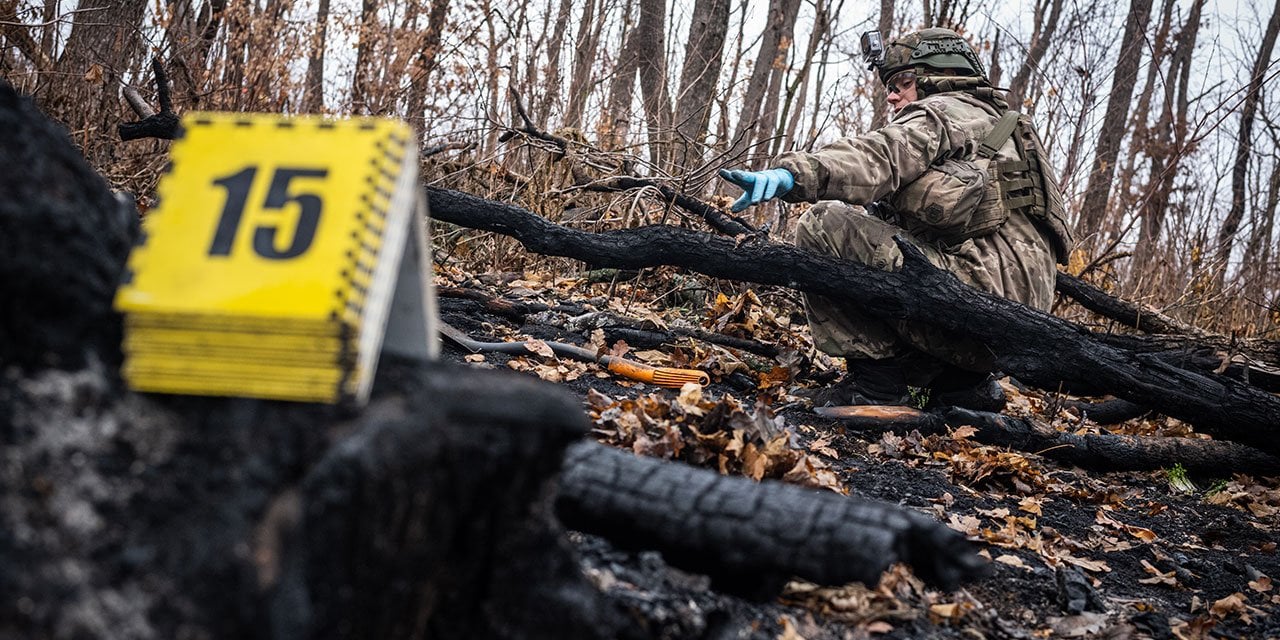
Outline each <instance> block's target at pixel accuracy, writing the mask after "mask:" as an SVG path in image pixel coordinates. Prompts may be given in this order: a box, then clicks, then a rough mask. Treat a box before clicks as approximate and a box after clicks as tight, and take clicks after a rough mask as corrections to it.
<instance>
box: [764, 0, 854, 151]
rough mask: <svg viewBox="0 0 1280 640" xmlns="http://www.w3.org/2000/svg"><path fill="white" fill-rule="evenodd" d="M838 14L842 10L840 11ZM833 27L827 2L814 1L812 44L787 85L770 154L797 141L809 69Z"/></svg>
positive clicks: (810, 33)
mask: <svg viewBox="0 0 1280 640" xmlns="http://www.w3.org/2000/svg"><path fill="white" fill-rule="evenodd" d="M838 12H839V9H838V8H837V13H838ZM830 28H831V11H830V8H829V5H828V4H827V1H826V0H814V3H813V28H812V29H810V30H809V43H808V45H807V46H805V50H804V60H802V61H801V62H800V64H799V66H798V68H797V70H796V74H795V77H794V78H792V79H791V82H790V83H789V84H788V85H787V91H786V94H785V95H784V96H783V100H782V115H781V116H780V117H779V118H778V129H777V131H776V132H775V133H774V137H773V144H772V145H771V147H770V151H769V155H777V154H778V153H779V152H780V151H782V149H783V145H784V144H790V143H792V142H793V138H792V136H794V134H795V128H796V126H797V122H798V121H799V116H800V114H801V113H802V112H803V111H804V107H803V105H800V104H797V103H798V102H799V101H801V100H803V99H804V96H805V95H806V93H807V90H808V87H809V75H810V74H809V69H810V67H811V66H812V65H813V58H814V56H815V55H816V54H817V52H818V44H819V43H820V42H821V41H822V40H823V38H825V37H826V36H827V33H828V31H829V30H830ZM792 110H794V111H795V113H794V115H792V114H791V112H792ZM784 127H785V130H784Z"/></svg>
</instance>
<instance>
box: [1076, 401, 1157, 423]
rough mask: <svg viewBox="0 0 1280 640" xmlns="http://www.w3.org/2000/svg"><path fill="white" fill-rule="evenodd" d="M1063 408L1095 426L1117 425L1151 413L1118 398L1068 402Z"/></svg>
mask: <svg viewBox="0 0 1280 640" xmlns="http://www.w3.org/2000/svg"><path fill="white" fill-rule="evenodd" d="M1063 407H1065V408H1067V409H1074V410H1075V411H1076V412H1077V413H1079V414H1080V415H1081V416H1083V417H1085V418H1087V419H1089V420H1092V421H1093V422H1096V423H1097V424H1119V423H1121V422H1124V421H1125V420H1132V419H1134V418H1137V417H1141V416H1142V415H1144V414H1147V413H1151V409H1149V408H1147V407H1144V406H1142V405H1140V404H1134V403H1132V402H1129V401H1128V400H1120V399H1118V398H1113V399H1111V400H1102V401H1099V402H1083V401H1068V402H1064V403H1063Z"/></svg>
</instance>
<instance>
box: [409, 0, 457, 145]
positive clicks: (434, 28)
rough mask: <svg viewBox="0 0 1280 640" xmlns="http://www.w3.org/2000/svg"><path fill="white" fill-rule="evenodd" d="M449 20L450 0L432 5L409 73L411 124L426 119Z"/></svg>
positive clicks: (437, 1) (436, 0)
mask: <svg viewBox="0 0 1280 640" xmlns="http://www.w3.org/2000/svg"><path fill="white" fill-rule="evenodd" d="M448 18H449V0H435V1H434V2H432V3H431V11H430V13H428V14H427V30H426V31H425V32H424V33H423V34H422V39H421V41H419V42H418V52H417V54H416V55H415V56H414V58H413V65H412V67H411V68H410V71H409V106H408V111H407V113H406V114H405V115H406V116H407V117H408V118H409V122H411V123H414V124H421V123H422V122H423V120H424V118H425V117H426V111H427V104H426V103H427V93H428V89H429V87H430V83H431V72H432V71H434V70H435V68H436V58H437V57H438V56H439V55H440V44H441V40H442V38H443V37H444V30H445V26H446V25H447V21H448ZM424 128H425V127H424Z"/></svg>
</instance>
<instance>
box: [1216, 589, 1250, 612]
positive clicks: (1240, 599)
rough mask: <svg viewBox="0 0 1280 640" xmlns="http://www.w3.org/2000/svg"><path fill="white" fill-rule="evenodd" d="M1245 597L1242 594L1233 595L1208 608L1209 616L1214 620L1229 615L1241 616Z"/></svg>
mask: <svg viewBox="0 0 1280 640" xmlns="http://www.w3.org/2000/svg"><path fill="white" fill-rule="evenodd" d="M1245 602H1246V599H1245V596H1244V594H1243V593H1240V592H1238V591H1237V592H1236V593H1233V594H1231V595H1229V596H1227V597H1225V598H1223V599H1221V600H1218V601H1217V602H1215V603H1213V605H1212V606H1210V607H1209V613H1210V615H1212V616H1214V617H1215V618H1225V617H1227V616H1228V615H1230V614H1233V613H1234V614H1237V615H1239V614H1242V613H1244V611H1245Z"/></svg>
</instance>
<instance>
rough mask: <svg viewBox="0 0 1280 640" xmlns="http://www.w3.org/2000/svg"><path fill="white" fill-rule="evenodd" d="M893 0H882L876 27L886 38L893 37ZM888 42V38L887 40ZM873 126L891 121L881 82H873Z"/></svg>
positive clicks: (887, 98)
mask: <svg viewBox="0 0 1280 640" xmlns="http://www.w3.org/2000/svg"><path fill="white" fill-rule="evenodd" d="M893 10H894V8H893V0H880V17H879V18H878V19H877V22H876V28H877V29H879V30H880V35H881V36H883V37H885V38H892V37H893V35H894V34H893ZM885 42H886V44H887V43H888V40H886V41H885ZM871 86H872V89H871V101H872V102H873V104H872V109H873V111H872V113H871V127H872V128H873V129H879V128H880V127H883V126H884V125H885V124H886V123H888V122H889V94H888V93H887V92H885V90H884V85H883V84H881V83H879V82H873V83H871Z"/></svg>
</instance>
